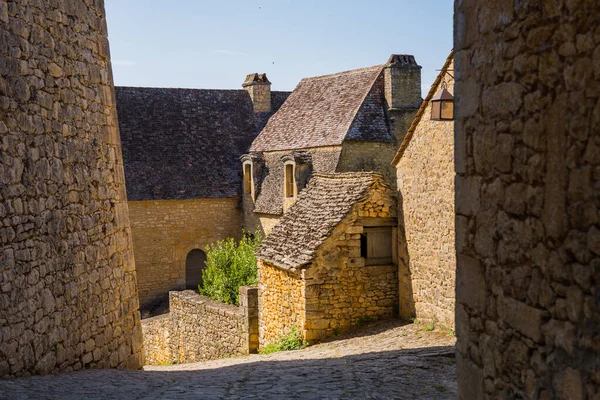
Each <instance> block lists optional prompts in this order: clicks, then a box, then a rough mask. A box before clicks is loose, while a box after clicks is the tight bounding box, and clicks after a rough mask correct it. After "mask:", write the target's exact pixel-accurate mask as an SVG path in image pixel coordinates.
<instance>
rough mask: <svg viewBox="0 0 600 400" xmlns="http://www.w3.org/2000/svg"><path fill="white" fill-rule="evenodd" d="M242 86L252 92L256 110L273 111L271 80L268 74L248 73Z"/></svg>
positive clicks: (251, 96)
mask: <svg viewBox="0 0 600 400" xmlns="http://www.w3.org/2000/svg"><path fill="white" fill-rule="evenodd" d="M242 87H243V88H244V89H246V90H247V91H248V93H249V94H250V99H252V104H253V105H254V112H257V113H259V112H269V111H271V82H269V79H268V78H267V74H257V73H254V74H248V75H247V76H246V80H245V81H244V83H243V84H242Z"/></svg>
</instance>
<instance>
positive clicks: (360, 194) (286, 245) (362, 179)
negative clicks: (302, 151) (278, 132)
mask: <svg viewBox="0 0 600 400" xmlns="http://www.w3.org/2000/svg"><path fill="white" fill-rule="evenodd" d="M377 183H380V184H384V185H386V184H385V183H384V180H383V177H382V176H381V175H380V174H378V173H376V172H349V173H335V174H321V173H317V174H314V175H313V177H312V179H311V180H310V182H309V183H308V185H307V186H306V188H305V189H304V190H303V191H302V192H300V194H299V195H298V198H297V200H296V202H295V203H294V205H292V206H291V207H290V208H289V209H288V211H287V212H286V213H285V214H284V215H283V216H282V217H281V219H280V220H279V222H278V223H277V225H275V227H274V228H273V230H272V231H271V233H270V234H269V235H267V237H266V238H265V239H264V240H263V242H262V244H261V245H260V247H259V248H258V250H257V251H256V256H257V257H258V258H259V259H262V260H265V261H267V262H270V263H272V264H274V265H276V266H278V267H280V268H284V269H290V270H294V269H298V268H301V267H303V266H305V265H306V264H308V263H310V262H311V261H312V260H313V258H314V257H315V255H316V252H317V250H318V249H319V247H320V246H321V245H322V244H323V243H324V242H325V240H327V238H329V237H330V234H331V232H332V231H333V230H334V228H335V227H336V226H337V225H338V224H339V223H340V222H341V221H342V220H343V219H344V217H345V216H346V215H348V213H350V211H351V210H352V207H353V206H354V205H355V204H356V203H357V202H359V201H362V200H365V199H366V198H367V197H368V193H369V188H370V187H371V186H372V185H375V184H377Z"/></svg>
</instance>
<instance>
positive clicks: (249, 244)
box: [198, 231, 262, 305]
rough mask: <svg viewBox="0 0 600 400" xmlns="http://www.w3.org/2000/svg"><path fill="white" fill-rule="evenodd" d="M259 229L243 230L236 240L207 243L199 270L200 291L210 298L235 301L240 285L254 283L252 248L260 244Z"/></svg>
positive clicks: (255, 270)
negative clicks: (202, 269)
mask: <svg viewBox="0 0 600 400" xmlns="http://www.w3.org/2000/svg"><path fill="white" fill-rule="evenodd" d="M261 239H262V236H261V234H260V232H258V231H257V232H255V233H254V234H248V233H247V232H244V233H243V234H242V239H241V240H240V241H239V243H236V242H235V240H234V239H233V238H228V239H225V240H221V241H218V242H216V243H213V244H211V245H209V246H208V247H207V253H206V268H205V269H204V271H203V272H202V287H198V290H199V291H200V294H203V295H204V296H208V297H210V298H211V299H214V300H217V301H220V302H223V303H227V304H235V305H239V303H240V299H239V289H240V286H247V285H256V284H257V283H258V277H257V267H256V257H255V256H254V251H255V250H256V248H257V247H258V245H259V244H260V241H261Z"/></svg>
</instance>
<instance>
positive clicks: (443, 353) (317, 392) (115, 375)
mask: <svg viewBox="0 0 600 400" xmlns="http://www.w3.org/2000/svg"><path fill="white" fill-rule="evenodd" d="M454 342H455V339H454V337H453V336H451V335H449V334H447V333H444V332H439V331H425V330H424V327H423V326H419V325H413V324H408V325H402V324H401V323H400V322H399V321H395V320H394V321H379V322H376V323H373V324H370V325H369V326H366V327H363V328H360V329H357V330H356V331H354V332H349V333H348V334H345V335H342V336H340V337H338V338H336V340H332V341H329V342H326V343H321V344H318V345H315V346H311V347H309V348H307V349H304V350H297V351H289V352H280V353H275V354H271V355H252V356H250V357H243V358H229V359H222V360H215V361H209V362H202V363H193V364H182V365H172V366H165V367H158V366H152V367H146V368H145V370H144V371H123V370H88V371H79V372H73V373H66V374H60V375H54V376H41V377H29V378H20V379H9V380H2V381H0V398H1V399H30V398H35V399H80V398H86V399H158V398H160V399H259V398H260V399H265V398H267V399H454V398H456V379H455V366H454Z"/></svg>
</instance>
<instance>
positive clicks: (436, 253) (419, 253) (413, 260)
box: [393, 52, 456, 329]
mask: <svg viewBox="0 0 600 400" xmlns="http://www.w3.org/2000/svg"><path fill="white" fill-rule="evenodd" d="M453 57H454V52H451V53H450V55H449V56H448V58H447V60H446V62H445V63H444V65H443V67H442V69H441V72H440V73H439V75H438V76H437V78H436V80H435V82H434V83H433V85H432V86H431V89H430V90H429V93H428V94H427V96H426V97H425V100H424V101H423V103H422V104H421V108H419V111H418V112H417V114H416V116H415V119H414V120H413V121H412V124H411V126H410V128H409V129H408V132H407V133H406V136H405V137H404V141H403V142H402V144H401V145H400V148H399V149H398V152H397V153H396V156H395V157H394V160H393V164H395V166H396V175H397V188H398V260H399V262H398V278H399V294H400V300H399V301H400V307H399V308H400V316H401V317H403V318H404V319H407V320H408V319H411V318H414V317H416V318H417V319H418V320H419V321H422V322H425V323H434V324H436V325H442V326H444V327H446V328H451V329H454V298H455V294H454V292H455V279H456V278H455V270H456V256H455V245H454V175H455V174H454V123H453V121H452V119H451V116H450V119H446V120H440V119H436V118H439V115H434V117H433V118H432V112H436V111H437V110H436V109H434V110H432V104H435V103H436V101H435V100H436V98H437V95H438V93H444V92H442V89H443V88H445V89H446V90H447V91H448V92H447V93H453V92H454V78H453V76H454V63H453ZM442 87H443V88H442ZM432 100H434V101H433V102H432Z"/></svg>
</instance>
